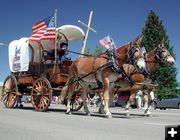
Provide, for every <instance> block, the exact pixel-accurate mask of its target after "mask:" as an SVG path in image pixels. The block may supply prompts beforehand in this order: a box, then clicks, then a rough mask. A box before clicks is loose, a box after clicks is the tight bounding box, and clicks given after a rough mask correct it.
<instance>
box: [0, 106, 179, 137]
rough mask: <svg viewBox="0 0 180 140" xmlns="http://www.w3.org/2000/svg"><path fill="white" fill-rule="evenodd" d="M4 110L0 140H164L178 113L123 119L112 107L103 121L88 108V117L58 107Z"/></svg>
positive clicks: (121, 112)
mask: <svg viewBox="0 0 180 140" xmlns="http://www.w3.org/2000/svg"><path fill="white" fill-rule="evenodd" d="M24 106H25V107H24V108H23V109H7V108H4V106H3V105H2V103H0V140H14V139H15V140H118V139H119V140H152V139H153V140H164V137H165V136H164V135H165V125H177V124H180V110H166V111H164V110H163V111H160V110H152V112H153V115H152V116H151V117H145V116H143V111H142V110H136V109H134V110H132V112H131V113H132V115H131V116H130V117H125V116H124V110H123V109H121V108H112V109H111V112H112V113H113V118H112V119H106V118H104V116H103V115H99V114H98V113H97V108H95V107H91V108H90V111H91V112H92V116H85V115H84V114H83V112H82V111H78V112H75V113H73V114H72V115H66V114H65V108H64V107H63V106H62V105H54V104H52V105H51V107H50V109H49V111H47V112H36V111H34V110H33V108H32V107H31V105H28V104H25V105H24Z"/></svg>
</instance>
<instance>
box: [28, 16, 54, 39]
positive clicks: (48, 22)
mask: <svg viewBox="0 0 180 140" xmlns="http://www.w3.org/2000/svg"><path fill="white" fill-rule="evenodd" d="M55 22H56V20H55V14H53V15H51V16H50V17H47V18H45V19H43V20H40V21H38V22H37V23H35V24H33V25H32V36H31V37H30V38H29V40H32V41H37V42H39V41H40V40H55V32H56V26H55V24H56V23H55Z"/></svg>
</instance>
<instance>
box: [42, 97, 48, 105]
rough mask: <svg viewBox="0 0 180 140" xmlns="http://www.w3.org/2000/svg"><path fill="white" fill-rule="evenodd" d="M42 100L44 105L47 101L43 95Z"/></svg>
mask: <svg viewBox="0 0 180 140" xmlns="http://www.w3.org/2000/svg"><path fill="white" fill-rule="evenodd" d="M42 101H43V102H44V104H45V105H47V102H46V101H47V100H46V99H45V98H44V97H42Z"/></svg>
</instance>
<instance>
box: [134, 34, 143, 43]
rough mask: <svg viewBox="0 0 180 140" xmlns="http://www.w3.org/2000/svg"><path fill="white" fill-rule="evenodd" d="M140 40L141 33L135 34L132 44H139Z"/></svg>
mask: <svg viewBox="0 0 180 140" xmlns="http://www.w3.org/2000/svg"><path fill="white" fill-rule="evenodd" d="M141 40H142V35H140V36H137V37H136V38H135V39H134V40H133V44H136V45H140V44H141Z"/></svg>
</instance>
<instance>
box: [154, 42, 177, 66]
mask: <svg viewBox="0 0 180 140" xmlns="http://www.w3.org/2000/svg"><path fill="white" fill-rule="evenodd" d="M156 60H157V61H158V62H159V63H160V64H166V65H174V64H175V60H174V58H173V56H172V55H171V54H170V52H169V51H168V50H167V48H166V47H165V46H164V43H162V42H161V43H160V44H159V46H158V47H157V48H156Z"/></svg>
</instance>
